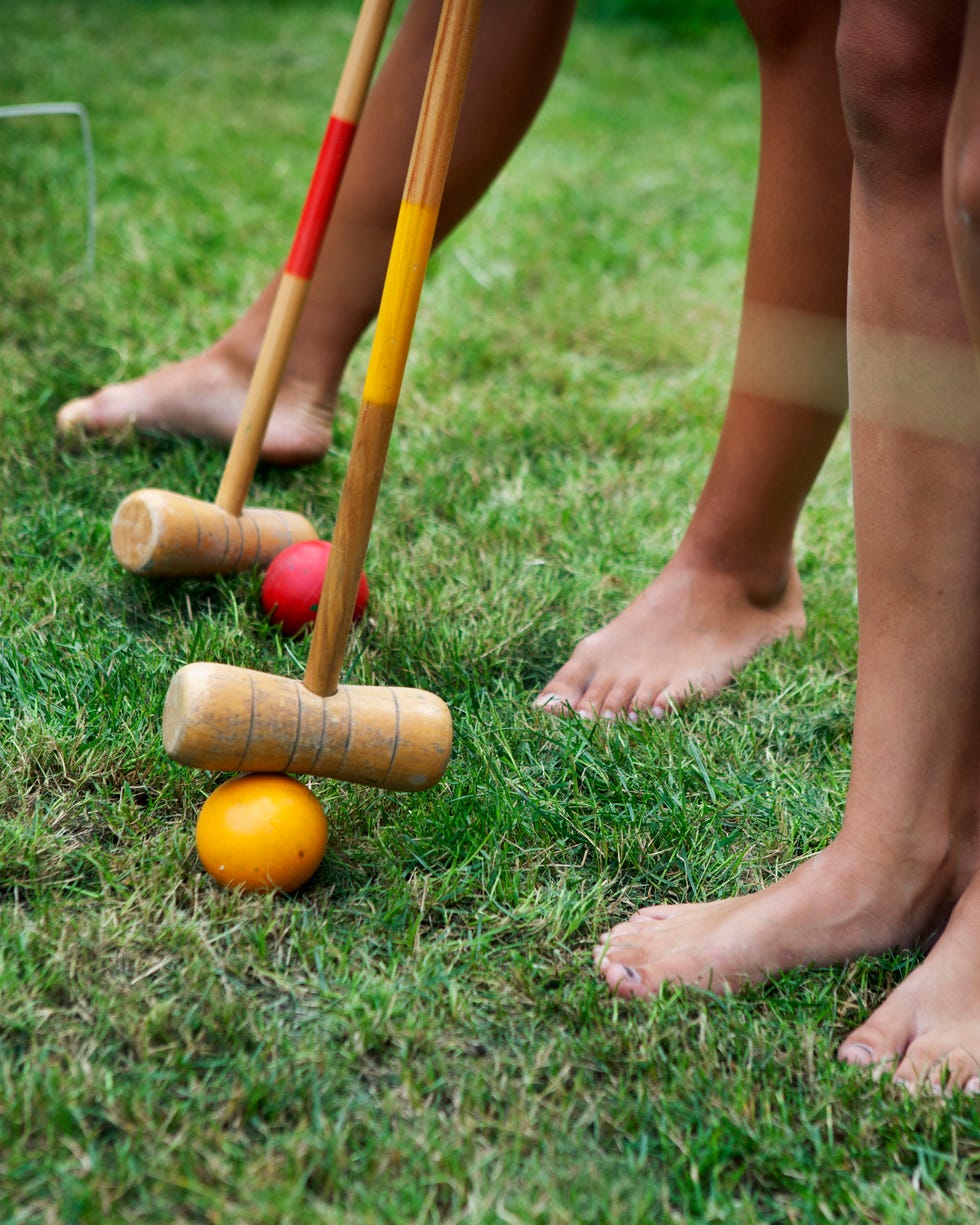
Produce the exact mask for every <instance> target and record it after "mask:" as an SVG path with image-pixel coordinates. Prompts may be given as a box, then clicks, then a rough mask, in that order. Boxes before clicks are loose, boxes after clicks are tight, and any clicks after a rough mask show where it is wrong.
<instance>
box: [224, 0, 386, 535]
mask: <svg viewBox="0 0 980 1225" xmlns="http://www.w3.org/2000/svg"><path fill="white" fill-rule="evenodd" d="M393 5H394V0H364V2H363V4H362V5H361V11H360V13H359V14H358V18H357V23H356V25H355V27H354V33H353V36H352V38H351V43H350V48H349V49H348V52H347V58H346V60H345V62H344V67H343V70H342V72H341V75H340V82H339V84H338V86H337V92H336V94H335V96H334V101H333V106H332V108H331V111H330V119H329V122H328V123H327V129H326V132H325V133H324V137H323V143H322V145H321V146H320V152H319V155H318V157H317V161H316V166H315V168H314V170H313V177H312V179H311V181H310V186H309V189H308V191H307V194H306V201H305V203H304V205H303V211H302V213H301V215H300V219H299V224H298V226H297V228H296V234H295V237H294V239H293V245H292V248H291V250H290V252H289V258H288V259H287V260H286V266H285V269H284V271H283V274H282V277H281V279H280V281H279V287H278V289H277V290H276V296H275V299H274V301H273V304H272V311H271V313H270V315H269V322H268V324H267V325H266V330H265V335H264V336H263V338H262V347H261V348H260V350H259V356H258V358H257V360H256V363H255V369H254V370H253V371H252V378H251V381H250V382H249V387H248V393H247V395H246V397H245V407H244V408H243V410H242V416H241V419H240V421H239V423H238V428H237V429H236V430H235V436H234V438H233V439H232V442H231V447H230V449H229V452H228V458H227V460H226V461H225V470H224V473H223V475H222V478H221V484H220V485H219V486H218V493H217V496H216V497H215V499H214V500H215V504H216V505H217V506H218V507H220V509H221V510H224V511H227V512H228V514H230V515H233V516H234V517H235V518H237V517H238V516H239V515H241V513H242V509H243V507H244V505H245V499H246V497H247V496H248V490H249V486H250V485H251V483H252V477H253V476H254V475H255V469H256V467H257V465H258V462H259V454H260V453H261V450H262V441H263V439H264V438H265V432H266V429H267V428H268V425H269V418H270V417H271V416H272V408H273V405H274V404H275V402H276V396H277V394H278V392H279V385H280V383H281V382H282V373H283V370H284V369H285V366H286V361H287V359H288V357H289V351H290V349H291V348H292V343H293V337H294V336H295V335H296V328H297V326H298V324H299V319H300V315H301V314H302V311H303V304H304V303H305V301H306V292H307V289H308V288H309V284H310V278H311V277H312V276H313V270H314V268H315V267H316V261H317V256H318V255H319V254H320V247H321V245H322V243H323V235H324V233H325V232H326V228H327V223H328V222H329V220H330V214H331V212H332V211H333V205H334V201H335V200H336V198H337V189H338V188H339V186H340V180H341V178H342V177H343V173H344V167H345V166H346V164H347V156H348V153H349V152H350V147H351V143H352V142H353V139H354V133H355V132H356V130H357V124H358V121H359V120H360V117H361V111H362V110H363V109H364V100H365V98H366V97H367V92H368V87H369V86H370V83H371V77H372V75H373V73H374V66H375V64H376V63H377V60H378V54H379V52H380V50H381V43H382V41H383V39H384V35H385V30H386V29H387V26H388V18H389V17H390V15H391V10H392V7H393Z"/></svg>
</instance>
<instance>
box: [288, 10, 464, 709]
mask: <svg viewBox="0 0 980 1225" xmlns="http://www.w3.org/2000/svg"><path fill="white" fill-rule="evenodd" d="M480 8H481V0H443V6H442V14H441V16H440V19H439V29H438V31H437V34H436V42H435V47H434V48H433V52H432V62H431V64H430V67H429V75H428V79H427V82H426V88H425V95H424V97H423V99H422V109H421V112H420V114H419V122H418V128H417V130H416V134H415V143H414V145H413V147H412V157H411V161H410V163H409V167H408V176H407V178H406V181H405V190H404V193H403V197H402V202H401V207H400V209H399V214H398V221H397V224H396V226H395V235H394V239H393V241H392V248H391V256H390V258H389V261H388V272H387V275H386V277H385V283H384V289H383V290H382V294H381V305H380V307H379V309H378V321H377V325H376V328H375V333H374V341H373V343H372V346H371V353H370V356H369V358H368V368H367V374H366V377H365V381H364V392H363V395H362V398H361V406H360V410H359V412H358V415H357V425H356V427H355V431H354V440H353V442H352V444H351V454H350V460H349V462H348V465H347V475H346V477H345V480H344V485H343V489H342V490H341V494H340V505H339V507H338V509H337V521H336V524H335V526H334V532H333V538H332V540H333V546H332V549H331V553H330V559H329V562H328V563H327V572H326V575H325V576H324V580H323V591H322V594H321V598H320V606H319V611H318V612H317V616H316V622H315V625H314V628H313V638H312V641H311V643H310V652H309V656H308V659H307V666H306V673H305V676H304V678H303V683H304V685H305V686H306V687H307V689H309V690H311V691H312V692H313V693H316V694H319V695H320V696H321V697H326V696H328V695H330V694H333V693H335V692H336V690H337V687H338V685H339V682H340V672H341V668H342V665H343V658H344V651H345V648H346V645H347V635H348V632H349V630H350V625H351V618H352V615H353V611H354V601H355V599H356V596H357V585H358V582H359V581H360V575H361V570H362V568H363V566H364V559H365V556H366V554H367V547H368V541H369V538H370V534H371V525H372V522H373V519H374V510H375V506H376V504H377V500H378V491H379V489H380V487H381V477H382V473H383V472H384V466H385V460H386V458H387V454H388V442H389V439H390V437H391V429H392V425H393V423H394V417H395V409H396V407H397V404H398V396H399V393H400V391H401V384H402V378H403V376H404V373H405V365H406V362H407V360H408V351H409V347H410V345H411V340H412V331H413V329H414V327H415V316H416V314H417V312H418V305H419V299H420V298H421V295H422V282H423V280H424V279H425V272H426V268H427V266H428V262H429V255H430V253H431V251H432V241H433V235H434V233H435V228H436V219H437V217H438V215H439V206H440V204H441V202H442V193H443V188H444V187H445V182H446V171H447V168H448V165H449V157H450V154H451V152H452V147H453V141H454V139H455V136H456V126H457V123H458V121H459V112H460V107H461V105H462V101H463V93H464V90H465V88H466V78H467V75H468V72H469V65H470V60H471V58H472V54H473V43H474V40H475V37H476V30H477V25H478V23H479V18H480Z"/></svg>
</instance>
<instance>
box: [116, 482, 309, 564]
mask: <svg viewBox="0 0 980 1225" xmlns="http://www.w3.org/2000/svg"><path fill="white" fill-rule="evenodd" d="M316 538H317V534H316V528H315V527H314V526H313V524H312V523H310V521H309V520H308V519H305V518H304V517H303V516H302V515H297V514H294V513H293V512H292V511H288V510H266V509H262V508H261V507H254V506H251V507H245V508H244V509H243V510H242V512H241V514H240V515H230V514H229V513H228V512H227V511H224V510H222V509H221V508H220V507H218V506H215V504H214V503H213V502H204V501H201V499H199V498H188V497H185V496H184V495H183V494H179V493H170V492H168V491H167V490H166V489H137V490H136V491H135V492H134V493H131V494H130V495H129V496H128V497H127V498H124V499H123V501H122V502H120V504H119V506H118V508H117V510H116V513H115V515H114V516H113V519H112V530H111V542H112V551H113V553H114V554H115V555H116V560H117V561H118V562H119V563H120V565H122V566H123V567H124V568H125V569H127V570H129V571H130V573H131V574H142V575H144V576H146V577H147V578H190V577H193V576H200V577H207V576H209V575H212V574H238V573H240V572H241V571H243V570H251V569H253V568H258V569H262V568H264V567H265V566H267V565H268V564H269V562H271V561H272V559H273V558H274V557H275V556H276V555H277V554H279V553H281V552H282V550H283V549H285V548H287V547H288V546H289V545H291V544H296V543H297V542H298V541H300V540H316Z"/></svg>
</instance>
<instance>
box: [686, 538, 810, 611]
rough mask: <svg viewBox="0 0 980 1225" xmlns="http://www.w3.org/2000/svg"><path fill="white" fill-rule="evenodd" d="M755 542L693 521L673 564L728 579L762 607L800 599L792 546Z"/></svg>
mask: <svg viewBox="0 0 980 1225" xmlns="http://www.w3.org/2000/svg"><path fill="white" fill-rule="evenodd" d="M754 543H755V542H750V543H747V541H746V539H745V538H741V539H738V540H737V541H736V540H734V539H733V537H732V536H731V535H729V536H727V537H719V536H716V535H713V534H711V533H708V532H703V531H701V530H698V529H697V528H696V527H695V524H694V523H692V524H691V527H690V528H689V529H688V531H687V533H686V535H685V536H684V539H683V540H682V541H681V544H680V546H679V548H678V550H677V552H676V554H675V555H674V557H673V559H672V560H671V562H670V565H671V567H673V568H674V569H676V570H679V571H680V570H684V571H687V572H688V573H689V574H697V575H699V576H703V577H710V578H713V579H716V580H718V581H719V582H723V583H726V584H728V585H730V586H731V587H732V588H733V589H734V590H736V591H737V592H738V593H739V594H740V595H741V596H742V597H743V598H744V599H745V600H746V601H747V602H748V603H749V604H752V605H753V606H754V607H757V608H760V609H770V608H774V607H775V606H776V605H778V604H780V603H781V602H783V601H784V600H785V599H787V598H797V599H799V600H800V601H801V600H802V590H801V588H800V581H799V576H798V574H797V571H796V563H795V562H794V560H793V554H792V550H791V549H788V550H783V549H773V548H772V546H771V544H770V543H769V542H768V541H759V542H758V548H754V547H752V544H754Z"/></svg>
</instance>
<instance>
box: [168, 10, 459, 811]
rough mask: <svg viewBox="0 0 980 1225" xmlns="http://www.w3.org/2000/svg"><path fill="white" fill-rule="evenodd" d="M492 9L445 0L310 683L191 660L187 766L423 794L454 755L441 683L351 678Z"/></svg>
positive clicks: (171, 694) (184, 717)
mask: <svg viewBox="0 0 980 1225" xmlns="http://www.w3.org/2000/svg"><path fill="white" fill-rule="evenodd" d="M479 13H480V0H443V6H442V14H441V16H440V20H439V29H438V32H437V34H436V43H435V47H434V49H433V53H432V62H431V65H430V68H429V76H428V80H427V82H426V89H425V96H424V98H423V100H422V109H421V113H420V115H419V123H418V129H417V131H416V135H415V143H414V146H413V148H412V158H411V162H410V164H409V169H408V177H407V180H406V183H405V191H404V194H403V198H402V202H401V208H400V210H399V214H398V222H397V225H396V227H395V236H394V239H393V242H392V248H391V256H390V259H389V262H388V273H387V276H386V278H385V284H384V289H383V291H382V295H381V305H380V308H379V311H378V321H377V326H376V329H375V334H374V342H373V344H372V347H371V353H370V356H369V358H368V368H367V374H366V377H365V382H364V393H363V396H362V398H361V406H360V410H359V412H358V415H357V425H356V427H355V431H354V440H353V443H352V444H351V455H350V461H349V464H348V467H347V474H346V477H345V479H344V485H343V489H342V490H341V494H340V504H339V507H338V510H337V521H336V525H335V529H334V535H333V548H332V550H331V553H330V559H329V561H328V563H327V572H326V575H325V577H324V580H323V590H322V593H321V598H320V605H319V609H318V611H317V615H316V622H315V624H314V628H313V637H312V640H311V642H310V653H309V657H308V660H307V666H306V672H305V675H304V678H303V681H302V683H301V682H299V681H297V680H291V679H289V678H285V677H279V676H271V675H269V674H267V673H264V672H256V671H251V670H249V669H245V668H233V667H229V666H227V665H224V664H215V663H196V664H188V665H187V666H186V667H184V668H181V669H180V671H179V672H177V674H176V675H175V676H174V678H173V680H172V681H171V683H170V689H169V691H168V693H167V700H166V703H165V706H164V713H163V742H164V747H165V748H166V750H167V752H168V753H169V754H170V756H171V757H173V758H175V759H176V760H177V761H179V762H182V763H183V764H184V765H188V766H195V767H197V768H199V769H205V770H229V771H242V770H246V771H277V772H282V773H293V774H316V775H326V776H328V777H331V778H338V779H343V780H346V781H348V782H354V783H368V784H370V785H373V786H376V787H384V788H386V789H388V790H392V791H421V790H423V789H424V788H426V787H430V786H432V784H433V783H435V782H438V780H439V779H440V778H441V777H442V774H443V771H444V770H445V768H446V765H447V763H448V761H449V754H450V750H451V748H452V716H451V715H450V712H449V708H448V707H447V706H446V704H445V703H444V702H443V701H442V700H441V699H440V698H438V697H436V696H435V694H432V693H427V692H425V691H424V690H420V689H397V688H383V687H380V686H357V685H341V684H340V683H339V682H340V672H341V667H342V664H343V657H344V651H345V648H346V644H347V636H348V632H349V630H350V624H351V615H352V613H353V610H354V600H355V598H356V595H357V585H358V581H359V578H360V574H361V570H362V568H363V566H364V559H365V556H366V554H367V547H368V540H369V537H370V533H371V524H372V522H373V519H374V511H375V506H376V504H377V499H378V492H379V490H380V487H381V477H382V473H383V471H384V465H385V459H386V458H387V454H388V442H389V439H390V437H391V430H392V425H393V423H394V417H395V409H396V406H397V404H398V396H399V393H400V391H401V384H402V378H403V376H404V373H405V364H406V361H407V358H408V350H409V345H410V344H411V338H412V331H413V329H414V326H415V317H416V314H417V311H418V305H419V299H420V297H421V293H422V282H423V279H424V277H425V271H426V267H427V265H428V261H429V255H430V253H431V250H432V242H433V236H434V233H435V226H436V219H437V216H438V213H439V205H440V203H441V200H442V193H443V188H444V185H445V180H446V169H447V166H448V163H449V156H450V152H451V150H452V145H453V139H454V137H455V133H456V124H457V121H458V119H459V109H460V105H461V103H462V98H463V91H464V88H465V85H466V77H467V73H468V71H469V63H470V58H471V55H472V50H473V40H474V38H475V35H476V28H477V23H478V21H479Z"/></svg>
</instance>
